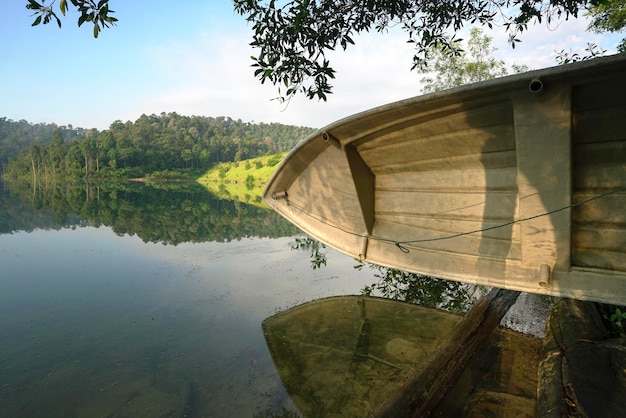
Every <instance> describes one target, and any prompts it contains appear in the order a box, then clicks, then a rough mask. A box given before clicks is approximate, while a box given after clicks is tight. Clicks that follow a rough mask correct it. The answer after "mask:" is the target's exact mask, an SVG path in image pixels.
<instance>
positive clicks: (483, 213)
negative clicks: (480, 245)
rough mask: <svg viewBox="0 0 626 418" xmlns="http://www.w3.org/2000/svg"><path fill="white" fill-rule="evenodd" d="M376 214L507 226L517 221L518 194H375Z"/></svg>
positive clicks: (384, 191) (386, 192) (381, 192)
mask: <svg viewBox="0 0 626 418" xmlns="http://www.w3.org/2000/svg"><path fill="white" fill-rule="evenodd" d="M375 207H376V212H379V213H385V214H392V213H398V214H407V213H411V214H415V215H421V216H430V217H433V218H438V217H442V218H446V217H447V218H455V219H473V220H483V219H484V220H486V221H501V222H507V221H512V220H514V219H515V214H516V212H515V208H516V207H517V194H515V193H509V192H500V193H495V192H494V193H491V194H489V196H488V197H486V196H485V194H484V193H471V192H468V193H445V192H420V193H413V192H410V191H408V192H401V191H400V192H398V191H386V190H377V191H376V203H375Z"/></svg>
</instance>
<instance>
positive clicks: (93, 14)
mask: <svg viewBox="0 0 626 418" xmlns="http://www.w3.org/2000/svg"><path fill="white" fill-rule="evenodd" d="M69 2H70V3H71V4H72V6H74V7H75V8H76V9H77V11H78V13H80V15H79V16H78V26H82V24H83V23H85V22H89V23H92V24H93V36H94V38H97V37H98V34H99V33H100V31H101V30H102V29H103V28H108V27H109V26H111V25H115V22H117V19H116V18H114V17H113V16H111V14H113V13H115V12H114V11H113V10H111V9H109V0H98V1H97V2H96V1H95V0H70V1H69ZM54 3H55V0H52V2H50V3H49V4H48V5H46V0H40V2H38V1H35V0H28V2H27V3H26V8H27V9H29V10H32V11H33V12H34V13H33V16H35V20H34V21H33V26H37V25H39V24H40V23H43V24H44V25H45V24H47V23H50V22H56V23H57V25H59V28H60V27H61V19H60V18H59V16H58V15H57V14H56V12H55V11H54V8H53V5H54ZM67 3H68V2H67V0H60V1H59V10H60V12H61V14H62V15H63V16H65V14H66V13H67V11H68V10H69V7H68V4H67Z"/></svg>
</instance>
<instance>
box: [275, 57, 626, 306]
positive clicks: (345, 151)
mask: <svg viewBox="0 0 626 418" xmlns="http://www.w3.org/2000/svg"><path fill="white" fill-rule="evenodd" d="M624 74H626V56H624V55H623V54H622V56H613V57H606V58H600V59H596V60H592V61H588V62H582V63H576V64H571V65H566V66H560V67H554V68H549V69H545V70H539V71H533V72H529V73H524V74H518V75H515V76H510V77H504V78H501V79H495V80H489V81H486V82H482V83H477V84H473V85H469V86H464V87H461V88H458V89H452V90H448V91H444V92H440V93H436V94H431V95H425V96H419V97H415V98H411V99H408V100H404V101H400V102H396V103H392V104H389V105H385V106H381V107H379V108H375V109H372V110H370V111H366V112H363V113H359V114H356V115H353V116H350V117H348V118H345V119H342V120H340V121H338V122H335V123H333V124H331V125H329V126H327V127H325V128H323V129H322V130H320V131H318V132H316V133H314V134H313V135H311V136H309V137H307V138H306V139H304V140H303V141H302V142H301V143H300V144H298V146H296V148H294V150H292V152H290V153H289V154H288V155H287V157H286V158H285V159H284V160H283V162H282V163H281V165H280V166H279V167H278V169H277V170H276V172H275V173H274V176H273V177H272V179H271V180H270V182H269V183H268V185H267V187H266V190H265V192H264V199H265V201H266V202H267V203H268V204H269V205H270V206H271V207H272V208H274V209H275V210H276V211H277V212H279V213H280V214H281V215H282V216H284V217H285V218H286V219H288V220H289V221H291V222H292V223H294V224H295V225H297V226H298V227H299V228H300V229H302V230H303V231H304V232H305V233H307V234H309V235H310V236H312V237H314V238H316V239H318V240H320V241H322V242H324V243H325V244H327V245H329V246H331V247H333V248H336V249H338V250H339V251H341V252H344V253H346V254H348V255H350V256H352V257H355V258H359V259H361V260H363V261H367V262H371V263H375V264H380V265H383V266H387V267H391V268H395V269H400V270H404V271H409V272H415V273H421V274H427V275H432V276H435V277H441V278H445V279H451V280H457V281H462V282H466V283H474V284H481V285H488V286H495V287H500V288H505V289H513V290H520V291H526V292H533V293H541V294H546V295H555V296H566V297H572V298H577V299H589V300H596V301H601V302H608V303H615V304H624V303H626V211H625V208H626V122H625V118H626V94H625V92H626V77H624V76H623V75H624Z"/></svg>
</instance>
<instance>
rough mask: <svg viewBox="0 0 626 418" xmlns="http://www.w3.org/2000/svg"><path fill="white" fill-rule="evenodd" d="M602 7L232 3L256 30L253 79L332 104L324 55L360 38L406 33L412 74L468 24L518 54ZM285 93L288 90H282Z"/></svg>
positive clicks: (553, 0)
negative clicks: (544, 32) (542, 30)
mask: <svg viewBox="0 0 626 418" xmlns="http://www.w3.org/2000/svg"><path fill="white" fill-rule="evenodd" d="M599 1H601V0H451V1H430V0H340V1H337V0H289V1H276V0H270V1H262V0H235V2H234V3H235V11H236V12H237V13H238V14H240V15H242V16H244V17H245V18H246V19H247V20H248V21H249V22H250V23H251V24H252V29H253V39H252V42H251V45H252V46H253V47H254V48H256V49H257V50H258V51H259V53H258V55H256V56H254V57H252V59H253V60H254V64H253V66H254V67H255V76H256V77H257V78H258V79H259V80H260V81H261V83H264V82H265V81H270V82H272V83H273V84H275V85H277V86H279V89H281V90H279V94H280V99H281V100H287V99H289V98H290V97H292V96H293V95H294V94H296V93H303V94H305V95H306V96H307V97H309V98H311V99H312V98H318V99H322V100H326V99H327V95H328V94H330V93H331V92H332V86H331V84H330V81H331V79H333V78H334V77H335V70H334V69H333V68H332V67H331V65H330V62H329V60H328V58H327V53H328V52H329V51H333V50H335V49H337V48H341V49H344V50H345V49H346V48H347V47H348V45H350V44H353V43H354V37H355V35H357V34H359V33H363V32H369V31H372V30H376V31H378V32H384V31H386V30H388V29H389V28H391V27H394V26H398V27H401V28H402V29H403V30H404V31H405V32H406V33H407V35H408V39H407V41H408V42H409V43H411V44H413V45H414V46H415V55H414V57H413V67H412V69H415V68H417V67H420V66H423V65H424V64H425V63H427V62H428V53H429V51H432V50H433V47H434V48H438V49H443V50H445V51H447V52H448V53H449V54H451V55H454V54H456V53H458V48H457V47H456V45H458V42H457V39H456V38H455V33H456V32H457V31H459V30H460V29H461V28H463V27H464V26H465V25H467V24H471V25H481V26H488V27H490V28H491V27H493V26H494V25H500V26H501V27H503V28H504V30H506V31H507V32H508V34H509V41H510V43H511V45H512V46H513V47H514V46H515V44H516V43H517V42H519V38H518V35H519V34H520V33H521V32H523V31H525V30H527V29H528V25H529V24H530V23H534V22H538V23H541V22H547V23H554V22H555V21H558V20H561V19H568V18H570V17H577V16H578V13H579V12H580V11H581V10H582V9H584V8H586V7H587V6H589V5H590V4H595V3H596V2H599ZM283 89H284V90H283Z"/></svg>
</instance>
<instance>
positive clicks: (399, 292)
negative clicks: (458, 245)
mask: <svg viewBox="0 0 626 418" xmlns="http://www.w3.org/2000/svg"><path fill="white" fill-rule="evenodd" d="M291 248H292V249H293V250H302V251H308V252H309V254H310V257H311V267H312V268H313V269H317V268H320V267H321V266H325V265H326V261H327V259H326V253H325V251H324V250H325V249H326V246H325V245H324V244H323V243H321V242H319V241H317V240H315V239H313V238H310V237H302V238H296V240H295V242H294V243H293V244H292V245H291ZM355 262H356V265H355V266H354V268H356V269H359V270H360V269H363V268H364V267H365V266H367V267H368V268H369V269H371V270H372V271H374V277H376V278H377V279H378V280H377V281H376V282H374V283H372V284H371V285H369V286H365V287H364V288H363V289H362V291H361V293H362V294H363V295H366V296H382V297H384V298H388V299H394V300H399V301H403V302H408V303H414V304H417V305H421V306H426V307H431V308H437V309H442V310H445V311H449V312H454V313H465V312H467V311H468V310H469V308H470V307H471V306H472V304H473V303H474V301H475V299H476V293H477V290H478V289H477V287H476V286H474V285H470V284H467V283H460V282H454V281H450V280H444V279H439V278H437V277H432V276H426V275H423V274H417V273H408V272H406V271H401V270H396V269H392V268H389V267H383V266H379V265H376V264H370V263H365V262H363V261H361V260H355Z"/></svg>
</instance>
